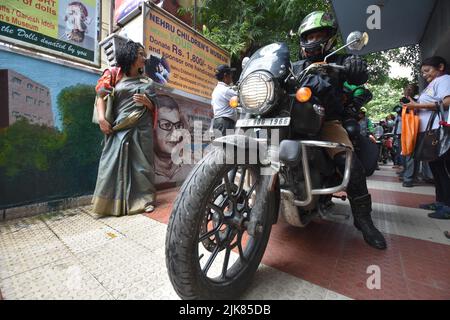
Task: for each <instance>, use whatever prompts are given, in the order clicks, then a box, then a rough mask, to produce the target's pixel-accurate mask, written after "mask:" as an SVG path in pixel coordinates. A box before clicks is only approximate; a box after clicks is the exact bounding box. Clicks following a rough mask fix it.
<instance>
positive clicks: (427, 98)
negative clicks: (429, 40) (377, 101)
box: [405, 56, 450, 219]
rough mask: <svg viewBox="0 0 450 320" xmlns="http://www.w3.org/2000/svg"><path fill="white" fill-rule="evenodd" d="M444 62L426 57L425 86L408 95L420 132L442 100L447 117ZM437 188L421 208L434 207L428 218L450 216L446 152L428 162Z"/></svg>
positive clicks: (449, 80)
mask: <svg viewBox="0 0 450 320" xmlns="http://www.w3.org/2000/svg"><path fill="white" fill-rule="evenodd" d="M447 67H448V65H447V61H445V59H444V58H442V57H439V56H434V57H431V58H428V59H425V60H424V61H423V62H422V64H421V72H422V77H423V78H424V79H425V80H426V81H427V82H428V86H427V87H426V88H425V90H424V91H423V92H422V94H421V95H420V96H419V99H418V100H417V102H416V101H414V99H412V98H411V97H410V96H409V97H408V99H409V103H406V104H405V105H406V107H407V108H408V109H413V110H419V117H420V125H419V131H420V132H423V131H425V128H426V126H427V123H428V121H429V118H430V116H431V115H432V113H433V111H434V110H437V108H438V107H439V104H440V103H442V104H443V106H444V110H446V112H445V114H444V119H448V108H449V106H450V75H448V74H447V70H448V69H447ZM438 122H439V119H437V118H436V119H435V122H434V124H433V128H437V127H438ZM429 165H430V169H431V171H432V173H433V177H434V181H435V187H436V201H435V202H434V203H430V204H424V205H421V206H420V208H423V209H429V210H434V211H433V212H432V213H430V214H428V216H429V217H430V218H435V219H450V158H449V157H448V156H446V155H444V156H442V157H440V158H438V159H436V160H434V161H430V162H429Z"/></svg>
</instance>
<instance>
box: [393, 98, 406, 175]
mask: <svg viewBox="0 0 450 320" xmlns="http://www.w3.org/2000/svg"><path fill="white" fill-rule="evenodd" d="M392 111H393V112H395V114H396V115H395V118H394V128H393V129H392V134H393V135H394V152H395V156H394V159H393V161H394V166H393V168H394V169H397V168H400V167H403V166H404V157H403V156H402V106H400V105H397V106H395V107H394V109H393V110H392Z"/></svg>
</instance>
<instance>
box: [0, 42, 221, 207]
mask: <svg viewBox="0 0 450 320" xmlns="http://www.w3.org/2000/svg"><path fill="white" fill-rule="evenodd" d="M98 77H99V75H97V74H94V73H89V72H85V71H80V70H77V69H73V68H69V67H66V66H62V65H57V64H53V63H50V62H46V61H43V60H39V59H34V58H30V57H26V56H23V55H19V54H15V53H10V52H7V51H1V50H0V195H1V196H0V207H8V206H20V205H24V204H28V203H33V202H43V201H48V200H52V199H60V198H67V197H75V196H80V195H89V194H92V192H93V190H94V187H95V181H96V178H97V170H98V160H99V158H100V154H101V148H102V146H101V142H102V139H103V135H102V133H101V131H100V130H99V128H98V125H95V124H93V123H92V122H91V119H92V107H93V102H94V98H95V91H94V86H95V84H96V81H97V79H98ZM158 92H159V93H158V100H159V102H160V105H159V112H158V121H157V124H156V126H155V128H154V141H155V143H154V148H153V150H149V152H154V153H155V158H156V161H155V173H156V184H157V187H158V189H163V188H167V187H173V186H176V185H180V184H181V183H182V182H183V181H184V179H185V178H186V176H187V174H188V173H189V172H190V170H191V169H192V167H193V166H194V164H195V161H198V160H199V159H200V158H201V156H202V154H201V151H202V150H203V149H204V147H205V146H206V145H207V141H205V133H206V132H207V131H208V129H209V125H210V122H211V120H210V119H211V117H212V111H211V107H210V105H209V104H208V103H204V102H199V101H197V100H193V99H189V98H186V97H183V96H180V95H177V94H173V93H171V92H172V90H171V89H170V88H166V90H158ZM195 126H196V129H197V130H194V129H195ZM196 150H197V151H198V150H200V153H198V152H197V159H195V156H196V154H195V152H196ZM183 153H184V155H183ZM174 154H176V155H179V158H180V159H181V161H178V162H177V161H176V158H177V157H173V155H174ZM173 159H175V161H174V160H173Z"/></svg>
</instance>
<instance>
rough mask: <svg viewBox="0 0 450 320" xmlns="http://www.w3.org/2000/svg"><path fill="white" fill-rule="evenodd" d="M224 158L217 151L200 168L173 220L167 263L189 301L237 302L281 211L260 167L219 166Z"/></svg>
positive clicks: (192, 176) (179, 290)
mask: <svg viewBox="0 0 450 320" xmlns="http://www.w3.org/2000/svg"><path fill="white" fill-rule="evenodd" d="M222 156H223V153H222V151H220V150H216V151H214V152H212V153H210V154H208V155H207V156H206V157H205V158H204V159H203V160H202V161H201V162H200V163H199V164H198V165H197V166H196V168H195V169H194V170H193V172H192V173H191V174H190V175H189V177H188V178H187V179H186V182H185V183H184V184H183V186H182V189H181V190H180V193H179V195H178V197H177V200H176V202H175V204H174V209H173V211H172V215H171V218H170V221H169V226H168V232H167V238H166V264H167V268H168V271H169V276H170V279H171V281H172V284H173V286H174V288H175V290H176V292H177V293H178V295H180V297H182V298H184V299H230V298H237V297H238V296H239V295H240V294H241V293H242V291H243V290H245V288H246V287H247V286H248V284H249V282H250V281H251V279H252V277H253V275H254V273H255V271H256V269H257V268H258V265H259V263H260V261H261V258H262V256H263V254H264V250H265V248H266V245H267V241H268V239H269V235H270V231H271V227H272V222H273V221H274V217H275V215H276V211H277V210H278V207H277V206H276V196H275V192H273V193H272V192H269V191H268V190H267V189H268V187H267V186H268V181H269V177H268V176H262V175H261V174H260V167H259V166H257V165H225V164H218V163H219V162H218V161H217V159H218V157H222ZM277 191H278V190H277ZM278 192H279V191H278Z"/></svg>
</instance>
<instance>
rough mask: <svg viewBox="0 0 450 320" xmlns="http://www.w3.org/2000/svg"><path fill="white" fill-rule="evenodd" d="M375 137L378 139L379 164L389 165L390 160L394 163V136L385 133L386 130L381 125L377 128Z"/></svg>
mask: <svg viewBox="0 0 450 320" xmlns="http://www.w3.org/2000/svg"><path fill="white" fill-rule="evenodd" d="M374 136H375V138H376V139H377V145H378V148H379V156H378V162H382V163H383V164H387V163H388V161H389V159H390V160H392V161H394V159H395V151H394V134H393V133H390V132H385V129H383V127H382V126H381V125H379V126H377V127H376V128H375V133H374Z"/></svg>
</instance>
